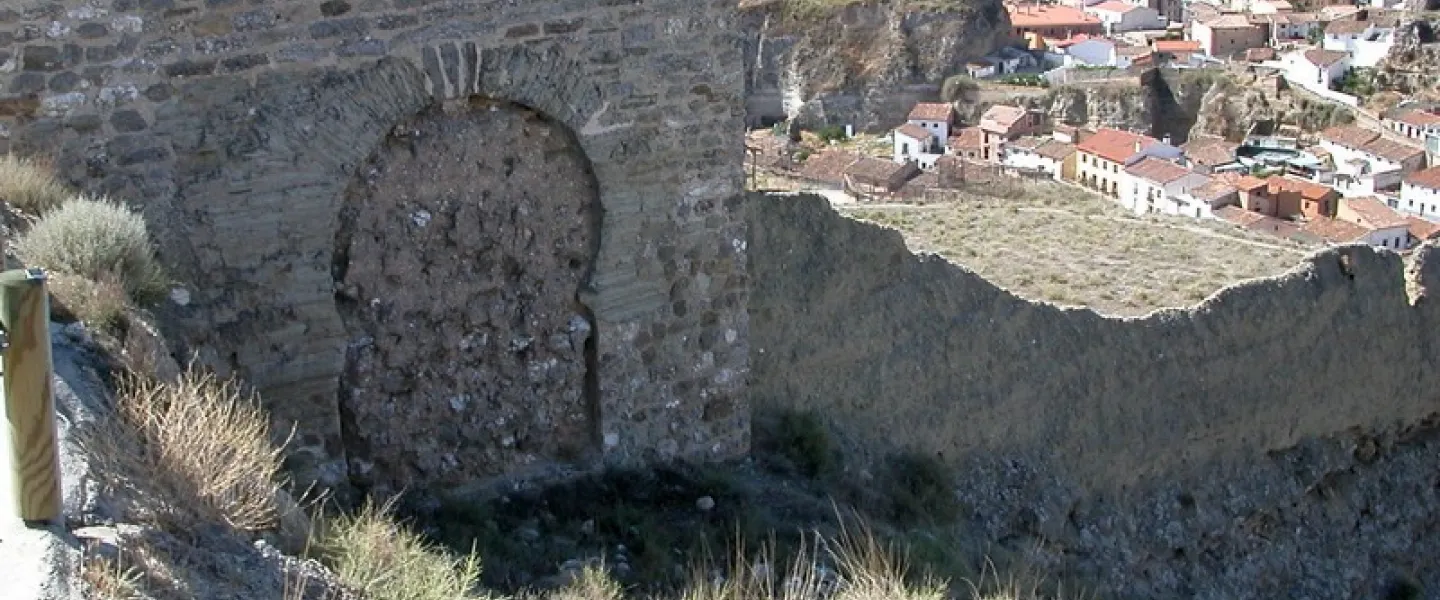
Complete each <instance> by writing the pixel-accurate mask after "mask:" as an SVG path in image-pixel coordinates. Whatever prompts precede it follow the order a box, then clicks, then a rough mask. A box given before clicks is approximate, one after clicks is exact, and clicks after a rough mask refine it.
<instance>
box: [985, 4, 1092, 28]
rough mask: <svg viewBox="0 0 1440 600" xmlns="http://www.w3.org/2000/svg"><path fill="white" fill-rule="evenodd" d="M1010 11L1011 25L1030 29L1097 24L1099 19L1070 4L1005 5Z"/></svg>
mask: <svg viewBox="0 0 1440 600" xmlns="http://www.w3.org/2000/svg"><path fill="white" fill-rule="evenodd" d="M1005 9H1006V11H1008V12H1009V13H1010V26H1011V27H1016V28H1020V27H1029V28H1031V29H1036V28H1045V27H1059V26H1062V25H1099V24H1100V19H1098V18H1096V17H1095V16H1093V15H1087V14H1085V13H1084V12H1082V11H1080V9H1077V8H1073V7H1070V6H1060V5H1049V6H1035V5H1033V4H1029V3H1027V4H1022V5H1015V4H1011V5H1008V6H1006V7H1005Z"/></svg>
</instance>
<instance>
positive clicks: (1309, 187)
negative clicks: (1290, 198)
mask: <svg viewBox="0 0 1440 600" xmlns="http://www.w3.org/2000/svg"><path fill="white" fill-rule="evenodd" d="M1265 184H1266V185H1268V186H1269V187H1270V191H1271V193H1275V192H1280V191H1288V192H1296V193H1299V194H1300V197H1301V198H1304V199H1306V200H1320V199H1323V198H1325V197H1326V196H1330V195H1332V194H1336V193H1338V192H1336V191H1335V190H1334V189H1333V188H1331V187H1330V186H1327V185H1320V184H1318V183H1313V182H1309V181H1304V180H1301V179H1294V178H1291V177H1285V176H1283V175H1271V176H1270V177H1269V178H1268V179H1266V180H1265Z"/></svg>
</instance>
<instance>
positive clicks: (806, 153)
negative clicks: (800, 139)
mask: <svg viewBox="0 0 1440 600" xmlns="http://www.w3.org/2000/svg"><path fill="white" fill-rule="evenodd" d="M808 158H810V149H809V148H801V149H799V150H796V151H795V162H802V163H803V162H805V160H806V159H808Z"/></svg>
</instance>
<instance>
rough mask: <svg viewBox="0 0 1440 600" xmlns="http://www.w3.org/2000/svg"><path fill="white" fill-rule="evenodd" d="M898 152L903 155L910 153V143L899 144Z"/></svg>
mask: <svg viewBox="0 0 1440 600" xmlns="http://www.w3.org/2000/svg"><path fill="white" fill-rule="evenodd" d="M900 154H903V155H905V156H909V155H910V144H900Z"/></svg>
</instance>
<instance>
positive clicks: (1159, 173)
mask: <svg viewBox="0 0 1440 600" xmlns="http://www.w3.org/2000/svg"><path fill="white" fill-rule="evenodd" d="M1125 172H1126V173H1129V174H1130V175H1132V176H1134V177H1139V178H1141V179H1144V180H1146V181H1153V182H1156V183H1160V184H1166V183H1170V182H1172V181H1175V180H1177V179H1180V178H1181V177H1184V176H1186V175H1189V174H1190V170H1189V169H1186V168H1185V167H1182V166H1180V165H1177V164H1175V163H1172V162H1170V161H1168V160H1161V159H1158V158H1155V157H1152V156H1147V157H1145V158H1143V159H1141V160H1140V162H1137V163H1135V164H1133V165H1130V166H1129V167H1126V168H1125Z"/></svg>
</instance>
